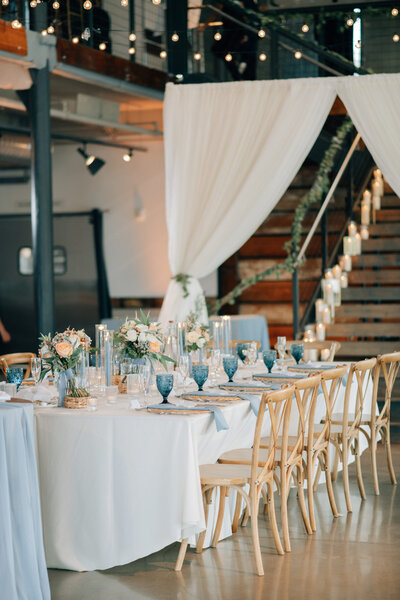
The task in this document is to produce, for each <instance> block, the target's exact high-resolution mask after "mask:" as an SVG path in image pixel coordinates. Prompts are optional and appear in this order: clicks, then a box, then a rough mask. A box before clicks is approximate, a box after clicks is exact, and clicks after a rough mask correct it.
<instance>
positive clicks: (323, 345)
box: [275, 340, 340, 360]
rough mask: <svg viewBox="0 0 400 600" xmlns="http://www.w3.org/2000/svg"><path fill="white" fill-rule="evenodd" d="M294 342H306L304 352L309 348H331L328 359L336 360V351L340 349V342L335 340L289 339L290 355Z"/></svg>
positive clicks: (287, 346)
mask: <svg viewBox="0 0 400 600" xmlns="http://www.w3.org/2000/svg"><path fill="white" fill-rule="evenodd" d="M292 344H304V352H306V351H307V350H318V352H319V353H321V350H329V357H328V359H327V360H334V358H335V354H336V352H338V351H339V350H340V343H339V342H335V341H333V340H325V341H323V342H319V341H315V342H307V341H304V340H289V341H287V342H286V352H287V354H288V355H289V356H290V346H291V345H292ZM277 349H278V348H277V344H275V350H277Z"/></svg>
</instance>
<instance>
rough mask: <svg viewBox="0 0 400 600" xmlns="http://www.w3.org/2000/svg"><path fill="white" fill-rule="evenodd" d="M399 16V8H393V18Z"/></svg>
mask: <svg viewBox="0 0 400 600" xmlns="http://www.w3.org/2000/svg"><path fill="white" fill-rule="evenodd" d="M398 14H399V9H398V8H392V16H393V17H397V15H398Z"/></svg>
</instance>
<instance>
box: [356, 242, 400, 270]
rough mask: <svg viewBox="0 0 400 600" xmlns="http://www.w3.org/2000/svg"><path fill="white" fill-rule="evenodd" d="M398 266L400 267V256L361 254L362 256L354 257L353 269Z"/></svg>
mask: <svg viewBox="0 0 400 600" xmlns="http://www.w3.org/2000/svg"><path fill="white" fill-rule="evenodd" d="M364 243H365V242H364ZM396 266H399V267H400V254H361V256H353V267H396Z"/></svg>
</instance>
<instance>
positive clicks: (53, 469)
mask: <svg viewBox="0 0 400 600" xmlns="http://www.w3.org/2000/svg"><path fill="white" fill-rule="evenodd" d="M254 371H255V372H260V365H258V366H257V367H255V369H253V372H254ZM249 372H251V371H248V373H249ZM371 391H372V386H371V385H369V389H368V394H367V395H368V398H369V401H370V399H371ZM353 392H354V394H352V395H353V396H354V397H355V392H356V382H355V381H354V382H353ZM319 396H320V398H319V400H320V402H318V405H319V410H318V413H317V419H316V420H319V419H320V418H321V417H323V416H324V401H323V398H322V395H321V394H320V395H319ZM343 402H344V387H342V388H341V390H340V392H339V396H338V398H337V404H336V409H335V411H336V412H340V411H341V410H342V409H343ZM221 410H222V411H223V413H224V416H225V418H226V420H227V422H228V425H229V429H228V430H225V431H220V432H217V431H216V427H215V422H214V419H213V417H212V416H211V415H210V413H204V414H193V415H182V416H181V415H168V414H164V415H160V414H155V413H149V412H147V411H146V410H137V411H134V410H130V409H129V408H128V401H127V400H126V398H124V397H123V396H119V400H118V404H116V405H113V406H106V405H105V403H104V401H101V403H100V406H99V409H98V410H97V411H95V412H87V411H85V410H78V411H75V410H69V409H65V408H56V409H44V408H43V409H36V410H35V415H36V433H37V452H38V463H39V481H40V489H41V503H42V513H43V527H44V542H45V551H46V559H47V566H48V567H52V568H63V569H71V570H76V571H83V570H95V569H107V568H110V567H112V566H116V565H121V564H126V563H129V562H132V561H134V560H137V559H138V558H141V557H144V556H147V555H149V554H151V553H153V552H156V551H158V550H160V549H162V548H164V547H166V546H167V545H169V544H171V543H173V542H175V541H179V540H181V539H182V538H183V537H190V536H192V535H194V534H196V533H199V532H200V531H202V530H203V529H204V513H203V505H202V498H201V489H200V481H199V465H201V464H206V463H213V462H216V461H217V459H218V457H219V456H220V455H221V454H222V453H223V452H225V451H227V450H231V449H234V448H240V447H250V446H251V444H252V439H253V433H254V424H255V415H254V413H253V412H252V410H251V408H250V404H249V402H247V401H237V402H233V403H231V404H230V405H228V406H224V407H223V408H221ZM266 421H267V422H266V430H265V431H264V432H263V434H264V435H265V434H266V433H267V432H268V420H266ZM293 433H294V432H293ZM365 447H366V443H365V441H364V440H363V436H362V437H361V439H360V450H361V451H362V450H363V449H365ZM226 522H227V524H228V525H227V526H228V527H230V524H229V519H228V518H227V519H226ZM229 533H230V531H228V532H226V530H225V535H229Z"/></svg>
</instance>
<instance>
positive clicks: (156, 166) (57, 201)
mask: <svg viewBox="0 0 400 600" xmlns="http://www.w3.org/2000/svg"><path fill="white" fill-rule="evenodd" d="M143 146H144V147H146V148H147V149H148V152H137V153H135V155H134V157H133V159H132V161H131V162H130V163H126V162H124V161H123V160H122V154H123V152H122V151H121V150H119V149H114V148H101V147H100V146H95V147H90V146H89V147H88V150H89V151H95V153H96V154H97V155H98V156H100V157H101V158H103V159H104V160H105V161H106V164H105V166H104V167H103V168H102V169H101V170H100V171H99V172H98V173H97V174H96V175H95V176H93V175H91V174H90V173H89V171H88V170H87V169H86V167H85V164H84V161H83V159H82V157H81V156H80V155H79V154H78V152H77V151H76V146H69V145H68V146H56V147H55V149H54V153H53V195H54V210H55V212H74V211H87V210H91V209H93V208H99V209H101V210H105V211H107V212H106V213H105V214H104V249H105V256H106V263H107V272H108V279H109V285H110V294H111V296H112V297H113V298H132V297H139V298H140V297H162V296H163V295H164V294H165V291H166V288H167V285H168V281H169V278H170V271H169V267H168V237H167V229H166V221H165V202H164V151H163V144H162V142H150V143H148V142H146V143H144V144H143ZM140 204H143V206H144V208H145V211H146V220H145V221H144V222H138V221H136V220H135V214H134V211H135V205H140ZM29 205H30V185H29V184H27V185H12V186H5V185H2V186H0V212H1V213H21V212H22V213H26V212H28V211H29ZM203 285H204V288H205V291H206V294H207V295H210V296H215V295H216V274H215V273H214V274H212V275H211V276H210V277H207V278H206V280H205V281H204V282H203Z"/></svg>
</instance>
